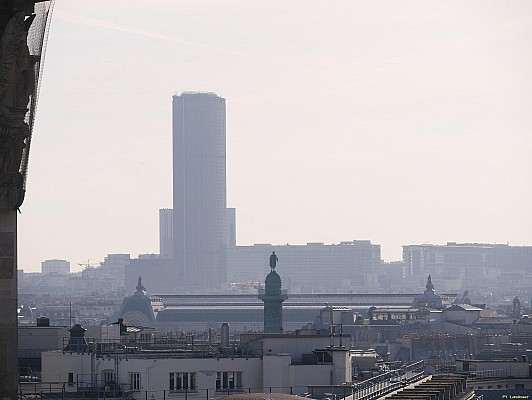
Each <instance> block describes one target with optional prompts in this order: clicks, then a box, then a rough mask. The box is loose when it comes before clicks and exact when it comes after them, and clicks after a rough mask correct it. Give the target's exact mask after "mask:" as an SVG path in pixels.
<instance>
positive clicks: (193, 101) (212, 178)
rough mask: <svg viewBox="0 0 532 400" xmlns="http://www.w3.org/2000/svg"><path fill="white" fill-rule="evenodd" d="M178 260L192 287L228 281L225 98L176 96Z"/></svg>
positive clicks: (187, 94) (176, 240)
mask: <svg viewBox="0 0 532 400" xmlns="http://www.w3.org/2000/svg"><path fill="white" fill-rule="evenodd" d="M172 116H173V185H174V192H173V197H174V204H173V210H174V211H173V215H174V221H173V231H174V235H173V238H174V249H173V251H174V259H175V260H176V263H177V266H178V268H182V270H183V281H182V284H183V285H184V286H185V287H186V288H188V289H194V288H207V287H214V286H218V285H219V284H221V283H223V282H225V281H226V279H227V228H226V224H227V220H226V218H227V217H226V201H227V200H226V167H225V164H226V161H225V160H226V155H225V154H226V152H225V148H226V138H225V99H223V98H221V97H219V96H217V95H216V94H214V93H191V92H185V93H182V94H181V95H180V96H173V101H172Z"/></svg>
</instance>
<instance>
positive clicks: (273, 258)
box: [270, 251, 279, 271]
mask: <svg viewBox="0 0 532 400" xmlns="http://www.w3.org/2000/svg"><path fill="white" fill-rule="evenodd" d="M277 261H279V257H277V255H276V254H275V251H274V252H273V253H272V255H271V256H270V268H271V269H272V271H273V270H275V267H276V266H277Z"/></svg>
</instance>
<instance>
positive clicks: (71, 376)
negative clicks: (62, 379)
mask: <svg viewBox="0 0 532 400" xmlns="http://www.w3.org/2000/svg"><path fill="white" fill-rule="evenodd" d="M73 385H74V373H73V372H69V373H68V386H73Z"/></svg>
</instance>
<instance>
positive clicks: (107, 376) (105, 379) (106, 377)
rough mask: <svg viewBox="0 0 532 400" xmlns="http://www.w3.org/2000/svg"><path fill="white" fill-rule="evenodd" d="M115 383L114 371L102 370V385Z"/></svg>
mask: <svg viewBox="0 0 532 400" xmlns="http://www.w3.org/2000/svg"><path fill="white" fill-rule="evenodd" d="M114 381H115V371H113V370H112V369H104V370H103V371H102V383H103V384H106V383H110V382H114Z"/></svg>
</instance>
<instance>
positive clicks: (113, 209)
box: [19, 0, 532, 271]
mask: <svg viewBox="0 0 532 400" xmlns="http://www.w3.org/2000/svg"><path fill="white" fill-rule="evenodd" d="M531 49H532V2H530V1H529V0H523V1H512V0H498V1H489V0H479V1H474V0H470V1H463V0H460V1H458V0H457V1H441V0H411V1H401V0H388V1H386V0H378V1H375V0H364V1H355V0H334V1H323V0H321V1H313V0H297V1H296V0H267V1H265V0H261V1H255V0H190V1H182V0H150V1H146V0H142V1H141V0H128V1H125V0H124V1H122V0H113V1H109V0H76V1H72V0H56V6H55V12H54V17H53V20H52V26H51V31H50V36H49V42H48V50H47V55H46V65H45V70H44V77H43V82H42V86H41V95H40V99H39V107H38V111H37V120H36V127H35V131H34V138H33V142H32V150H31V156H30V169H29V176H28V187H27V194H26V200H25V202H24V204H23V206H22V207H21V211H22V214H21V215H20V217H19V268H22V269H24V270H26V271H39V270H40V262H41V261H43V260H45V259H50V258H64V259H67V260H69V261H70V262H71V263H72V266H73V267H74V268H73V269H76V267H77V264H78V263H86V262H87V260H90V261H91V263H98V262H99V261H102V260H103V258H104V257H105V255H107V254H108V253H131V254H132V255H134V256H136V255H137V254H138V253H157V252H158V250H159V242H158V209H159V208H170V207H171V206H172V197H171V191H172V184H171V178H172V172H171V165H172V164H171V163H172V155H171V96H172V95H173V94H174V93H180V92H181V91H189V90H194V91H213V92H216V93H217V94H219V95H220V96H223V97H225V98H226V103H227V198H228V206H230V207H236V209H237V242H238V244H253V243H275V244H284V243H291V244H299V243H306V242H316V241H320V242H325V243H334V242H339V241H342V240H353V239H370V240H371V241H372V242H373V243H376V244H380V245H381V249H382V255H383V258H384V259H385V260H387V261H393V260H400V259H401V251H402V249H401V245H403V244H414V243H423V242H431V243H445V242H447V241H458V242H465V241H467V242H489V243H493V242H503V243H506V242H510V244H515V245H524V244H528V245H532V217H531V213H530V208H531V204H532V183H531V182H530V179H529V175H530V173H531V171H532V168H531V163H532V157H531V150H532V136H531V134H530V131H531V127H532V112H531V111H532V74H531V72H530V71H532V51H531Z"/></svg>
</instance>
